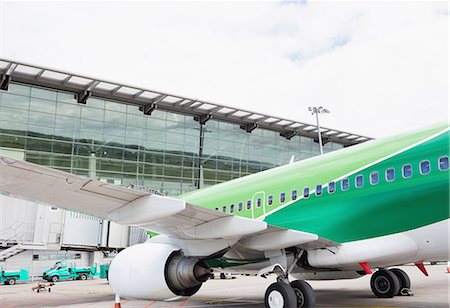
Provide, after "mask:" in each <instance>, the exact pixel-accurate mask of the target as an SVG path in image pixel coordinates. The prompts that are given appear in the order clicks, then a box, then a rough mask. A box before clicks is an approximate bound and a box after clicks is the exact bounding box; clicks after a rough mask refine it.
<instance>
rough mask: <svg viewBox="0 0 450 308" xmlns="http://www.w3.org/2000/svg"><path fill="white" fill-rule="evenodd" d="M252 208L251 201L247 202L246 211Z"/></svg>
mask: <svg viewBox="0 0 450 308" xmlns="http://www.w3.org/2000/svg"><path fill="white" fill-rule="evenodd" d="M251 208H252V200H247V210H249V209H251Z"/></svg>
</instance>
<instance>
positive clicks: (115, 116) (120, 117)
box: [105, 110, 126, 125]
mask: <svg viewBox="0 0 450 308" xmlns="http://www.w3.org/2000/svg"><path fill="white" fill-rule="evenodd" d="M105 122H109V123H115V124H123V125H125V123H126V116H125V114H124V113H120V112H115V111H109V110H105Z"/></svg>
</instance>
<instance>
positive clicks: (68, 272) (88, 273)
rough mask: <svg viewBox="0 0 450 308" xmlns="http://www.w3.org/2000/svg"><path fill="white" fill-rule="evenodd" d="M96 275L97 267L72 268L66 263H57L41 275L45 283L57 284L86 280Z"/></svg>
mask: <svg viewBox="0 0 450 308" xmlns="http://www.w3.org/2000/svg"><path fill="white" fill-rule="evenodd" d="M96 275H97V266H91V267H78V268H77V267H74V266H73V265H70V264H68V263H67V262H66V261H58V262H56V263H55V265H54V266H53V267H52V268H51V269H48V270H46V271H45V272H44V273H43V274H42V278H44V279H45V280H47V281H51V282H57V281H59V280H86V279H88V278H92V277H94V276H96Z"/></svg>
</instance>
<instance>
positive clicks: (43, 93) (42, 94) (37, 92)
mask: <svg viewBox="0 0 450 308" xmlns="http://www.w3.org/2000/svg"><path fill="white" fill-rule="evenodd" d="M31 96H32V97H37V98H42V99H46V100H51V101H56V91H53V90H45V89H41V88H36V87H32V88H31Z"/></svg>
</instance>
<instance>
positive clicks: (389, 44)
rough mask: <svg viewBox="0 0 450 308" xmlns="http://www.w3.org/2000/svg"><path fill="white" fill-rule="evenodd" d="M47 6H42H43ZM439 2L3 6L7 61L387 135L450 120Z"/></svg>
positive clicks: (444, 13) (444, 14) (443, 10)
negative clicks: (317, 110) (320, 112)
mask: <svg viewBox="0 0 450 308" xmlns="http://www.w3.org/2000/svg"><path fill="white" fill-rule="evenodd" d="M37 12H39V13H37ZM448 20H449V15H448V8H447V7H446V3H444V2H442V3H439V2H437V3H436V2H432V3H426V2H380V3H377V2H363V3H359V2H331V3H330V2H326V3H322V2H319V3H304V2H303V1H300V3H297V2H296V3H289V2H288V3H284V2H283V3H281V4H280V3H273V2H107V3H106V2H12V1H11V2H3V10H2V16H1V23H2V33H1V37H2V42H1V43H2V44H1V52H0V53H1V55H2V56H3V57H7V58H12V59H17V60H22V61H27V62H31V63H35V64H37V65H43V66H49V67H55V68H60V69H62V70H68V71H71V72H78V73H80V74H85V75H92V76H94V77H99V78H105V79H111V80H115V81H118V82H123V83H129V84H134V85H137V86H143V87H147V88H150V89H155V90H161V91H167V92H171V93H175V94H180V95H186V96H189V97H193V98H200V99H204V100H210V101H214V102H215V103H219V104H225V105H232V106H235V107H238V108H244V109H249V110H253V111H258V112H263V113H267V114H271V115H276V116H280V117H286V118H291V119H295V120H300V121H306V122H313V121H314V119H313V118H312V117H311V115H310V114H309V113H308V112H307V107H308V106H309V105H324V106H326V107H327V108H328V109H330V110H331V111H332V114H330V115H327V116H324V117H323V118H322V123H323V124H324V125H325V126H329V127H334V128H338V129H343V130H348V131H353V132H356V133H360V134H367V135H370V136H374V137H380V136H384V135H388V134H391V133H395V132H397V131H403V130H407V129H411V128H415V127H420V126H422V125H427V124H431V123H434V122H436V121H445V120H448V83H449V80H448V37H449V36H448V35H449V33H448Z"/></svg>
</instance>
